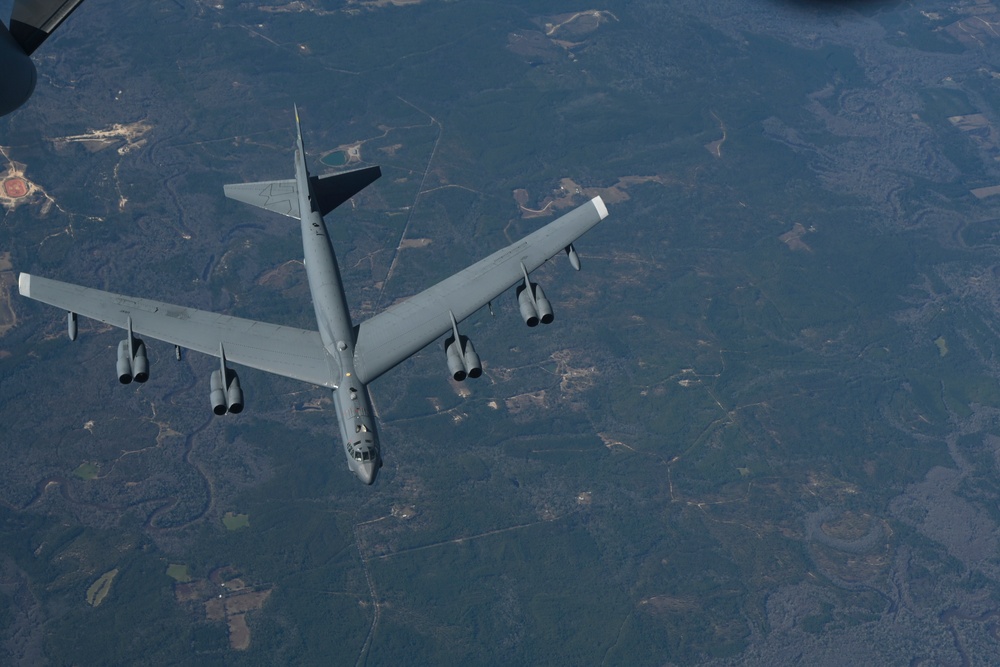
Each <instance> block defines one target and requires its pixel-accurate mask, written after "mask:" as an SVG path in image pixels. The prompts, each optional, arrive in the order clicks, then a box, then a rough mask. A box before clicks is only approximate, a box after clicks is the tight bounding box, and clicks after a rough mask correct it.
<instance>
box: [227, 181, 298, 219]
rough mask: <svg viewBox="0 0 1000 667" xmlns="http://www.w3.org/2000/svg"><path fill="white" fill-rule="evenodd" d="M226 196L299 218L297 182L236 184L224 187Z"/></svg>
mask: <svg viewBox="0 0 1000 667" xmlns="http://www.w3.org/2000/svg"><path fill="white" fill-rule="evenodd" d="M223 189H224V190H225V191H226V196H227V197H229V198H230V199H235V200H236V201H241V202H243V203H244V204H251V205H253V206H259V207H261V208H266V209H267V210H268V211H274V212H275V213H280V214H281V215H287V216H288V217H290V218H295V219H298V218H299V192H298V188H296V187H295V181H294V180H292V179H290V178H289V179H287V180H284V181H261V182H259V183H236V184H235V185H226V186H224V187H223Z"/></svg>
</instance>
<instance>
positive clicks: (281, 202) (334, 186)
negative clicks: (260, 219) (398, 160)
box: [224, 105, 382, 218]
mask: <svg viewBox="0 0 1000 667" xmlns="http://www.w3.org/2000/svg"><path fill="white" fill-rule="evenodd" d="M293 108H294V110H295V147H296V156H295V174H296V178H294V179H285V180H281V181H260V182H258V183H240V184H237V185H227V186H225V188H224V189H225V192H226V196H227V197H229V198H230V199H235V200H237V201H241V202H243V203H245V204H252V205H253V206H259V207H260V208H264V209H267V210H268V211H274V212H275V213H281V214H282V215H287V216H288V217H290V218H301V217H302V213H301V211H299V183H301V184H302V187H308V188H309V189H310V190H311V191H312V192H311V194H312V198H313V201H314V202H316V207H317V210H318V211H319V214H320V215H321V216H324V215H326V214H327V213H329V212H330V211H332V210H333V209H335V208H337V207H338V206H340V205H341V204H343V203H344V202H345V201H347V200H348V199H350V198H351V197H353V196H354V195H356V194H358V193H359V192H361V191H362V190H363V189H364V188H365V187H367V186H368V185H369V184H370V183H372V182H373V181H375V180H376V179H377V178H378V177H379V176H381V175H382V170H381V169H379V168H378V167H377V166H376V167H365V168H363V169H355V170H353V171H345V172H341V173H339V174H330V175H329V176H321V177H319V178H317V177H316V176H310V175H309V171H308V170H307V169H306V151H305V147H304V145H303V143H302V124H301V123H300V122H299V108H298V106H296V105H293ZM307 179H308V180H307Z"/></svg>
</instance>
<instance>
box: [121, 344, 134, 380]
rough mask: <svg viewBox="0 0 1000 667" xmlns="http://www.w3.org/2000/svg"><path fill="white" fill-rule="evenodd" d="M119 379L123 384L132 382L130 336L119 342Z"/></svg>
mask: <svg viewBox="0 0 1000 667" xmlns="http://www.w3.org/2000/svg"><path fill="white" fill-rule="evenodd" d="M118 381H119V382H121V383H122V384H129V383H130V382H132V358H131V357H130V356H129V353H128V338H126V339H125V340H123V341H122V342H120V343H118Z"/></svg>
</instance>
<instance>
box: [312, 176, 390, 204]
mask: <svg viewBox="0 0 1000 667" xmlns="http://www.w3.org/2000/svg"><path fill="white" fill-rule="evenodd" d="M381 175H382V169H381V168H379V167H378V166H377V165H376V166H374V167H365V168H364V169H355V170H354V171H344V172H341V173H339V174H330V175H328V176H320V177H319V178H316V177H315V176H310V177H309V182H310V183H311V184H312V191H313V196H314V197H315V198H316V204H317V206H319V214H320V215H326V214H327V213H329V212H330V211H332V210H333V209H335V208H337V207H338V206H340V205H341V204H343V203H344V202H345V201H347V200H348V199H350V198H351V197H353V196H354V195H356V194H358V193H359V192H361V191H362V190H364V189H365V188H366V187H368V186H369V185H370V184H372V183H374V182H375V181H376V180H378V178H379V177H380V176H381Z"/></svg>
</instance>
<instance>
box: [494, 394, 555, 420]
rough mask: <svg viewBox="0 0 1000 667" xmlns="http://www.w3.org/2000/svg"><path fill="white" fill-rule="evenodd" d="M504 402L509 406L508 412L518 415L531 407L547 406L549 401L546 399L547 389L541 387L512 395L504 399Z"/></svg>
mask: <svg viewBox="0 0 1000 667" xmlns="http://www.w3.org/2000/svg"><path fill="white" fill-rule="evenodd" d="M504 404H505V405H506V406H507V412H509V413H510V414H512V415H516V414H518V413H521V412H524V411H525V410H529V409H531V408H545V406H546V405H547V404H548V403H547V401H546V391H545V390H544V389H540V390H538V391H530V392H527V393H525V394H518V395H517V396H511V397H510V398H508V399H507V400H505V401H504Z"/></svg>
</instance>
